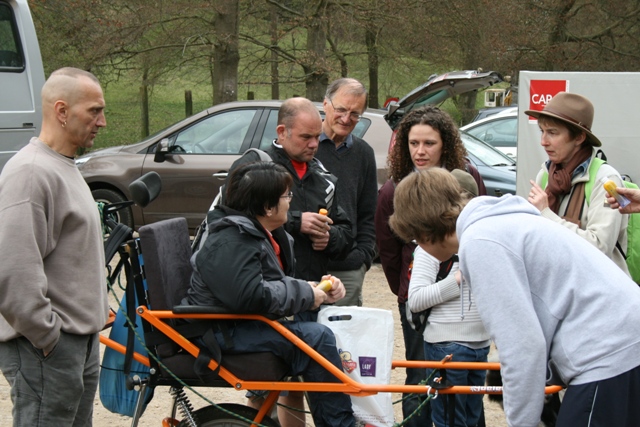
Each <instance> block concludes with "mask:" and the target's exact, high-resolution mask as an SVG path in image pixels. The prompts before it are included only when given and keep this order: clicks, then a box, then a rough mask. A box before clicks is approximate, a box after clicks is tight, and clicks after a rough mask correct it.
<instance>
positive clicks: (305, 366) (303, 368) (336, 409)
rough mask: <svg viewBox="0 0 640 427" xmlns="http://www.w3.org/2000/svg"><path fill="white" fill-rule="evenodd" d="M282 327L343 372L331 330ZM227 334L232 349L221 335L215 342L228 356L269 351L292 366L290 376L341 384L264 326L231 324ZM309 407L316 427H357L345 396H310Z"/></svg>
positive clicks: (315, 326) (305, 323) (287, 324)
mask: <svg viewBox="0 0 640 427" xmlns="http://www.w3.org/2000/svg"><path fill="white" fill-rule="evenodd" d="M282 324H283V326H285V327H286V328H287V329H288V330H290V331H291V332H292V333H293V334H294V335H296V336H297V337H298V338H300V339H301V340H303V341H304V342H306V343H307V344H309V345H310V346H311V347H312V348H313V349H315V350H316V351H317V352H318V353H320V354H321V355H323V356H324V357H325V358H326V359H327V360H329V361H330V362H331V363H332V364H333V365H334V366H336V367H338V368H339V369H340V370H342V361H341V360H340V356H339V354H338V350H337V348H336V339H335V336H334V335H333V332H331V330H330V329H329V328H327V327H326V326H324V325H321V324H319V323H316V322H309V321H292V322H283V323H282ZM228 333H229V335H230V338H231V340H230V342H231V343H232V346H231V347H226V340H225V337H224V335H223V333H222V332H219V331H218V332H215V336H216V340H217V341H218V343H219V344H220V347H221V348H222V351H223V352H225V353H255V352H263V351H269V352H271V353H273V354H275V355H276V356H278V357H280V358H282V359H284V360H285V362H286V363H287V364H289V365H290V366H291V375H294V376H295V375H302V376H303V378H304V379H305V381H309V382H327V383H336V382H339V380H338V379H337V378H336V377H335V376H333V375H332V374H330V373H329V372H328V371H327V370H326V369H324V368H323V367H322V366H320V364H318V363H317V362H316V361H314V360H313V359H311V358H310V357H309V356H307V355H306V353H304V352H303V351H302V350H300V349H298V347H296V346H295V345H293V343H291V341H289V340H287V339H286V338H285V337H283V336H282V335H280V334H279V333H278V332H277V331H275V330H274V329H273V328H271V327H270V326H269V325H267V324H265V323H263V322H260V321H243V322H237V323H235V324H234V323H233V322H230V323H229V327H228ZM309 406H310V409H311V414H312V416H313V421H314V423H315V425H316V426H317V427H325V426H326V427H352V426H355V418H354V417H353V410H352V408H351V398H350V397H349V396H348V395H346V394H344V393H336V392H329V393H327V392H310V393H309Z"/></svg>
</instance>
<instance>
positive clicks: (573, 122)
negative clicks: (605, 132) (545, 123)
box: [524, 92, 602, 147]
mask: <svg viewBox="0 0 640 427" xmlns="http://www.w3.org/2000/svg"><path fill="white" fill-rule="evenodd" d="M524 113H525V114H526V115H528V116H531V117H535V118H536V119H537V118H539V117H540V116H548V117H552V118H554V119H556V120H560V121H562V122H564V123H567V124H568V125H570V126H573V127H575V128H577V129H579V130H582V131H584V132H585V133H586V134H587V141H588V142H589V143H590V144H591V145H593V146H594V147H600V146H601V145H602V142H600V140H599V139H598V138H597V137H596V136H595V135H594V134H593V133H591V125H592V124H593V104H592V103H591V101H589V100H588V99H587V98H585V97H584V96H582V95H578V94H575V93H569V92H559V93H558V94H557V95H556V96H554V97H553V98H551V101H549V103H548V104H547V105H546V106H545V107H544V109H543V110H542V111H536V110H527V111H525V112H524Z"/></svg>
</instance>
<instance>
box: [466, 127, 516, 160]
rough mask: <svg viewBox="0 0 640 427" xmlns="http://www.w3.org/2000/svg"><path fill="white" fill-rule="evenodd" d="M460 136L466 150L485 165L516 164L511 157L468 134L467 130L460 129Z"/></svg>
mask: <svg viewBox="0 0 640 427" xmlns="http://www.w3.org/2000/svg"><path fill="white" fill-rule="evenodd" d="M460 137H461V138H462V140H463V142H464V146H465V148H466V149H467V151H468V152H469V153H471V154H473V155H474V156H475V157H477V158H478V159H479V160H480V161H481V162H483V163H484V164H486V165H489V166H513V165H515V164H516V162H515V161H514V160H513V159H512V158H511V157H509V156H507V155H505V154H502V153H501V152H500V151H498V150H496V149H495V148H493V147H491V146H490V145H488V144H486V143H484V142H482V141H480V140H479V139H477V138H475V137H473V136H471V135H469V134H468V133H467V132H464V131H460Z"/></svg>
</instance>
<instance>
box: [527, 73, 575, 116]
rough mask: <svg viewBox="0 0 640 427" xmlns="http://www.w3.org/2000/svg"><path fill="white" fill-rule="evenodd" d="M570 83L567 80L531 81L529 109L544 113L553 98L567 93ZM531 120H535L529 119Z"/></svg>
mask: <svg viewBox="0 0 640 427" xmlns="http://www.w3.org/2000/svg"><path fill="white" fill-rule="evenodd" d="M568 90H569V82H568V81H567V80H531V86H530V88H529V109H530V110H537V111H542V109H543V108H544V107H545V106H546V105H547V103H548V102H549V101H551V98H553V97H554V96H556V95H557V94H558V92H567V91H568ZM529 119H530V120H535V119H534V118H533V117H529Z"/></svg>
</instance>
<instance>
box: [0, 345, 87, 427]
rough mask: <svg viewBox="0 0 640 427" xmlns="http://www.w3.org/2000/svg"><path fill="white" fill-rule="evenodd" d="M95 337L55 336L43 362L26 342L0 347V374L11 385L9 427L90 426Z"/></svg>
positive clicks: (40, 353)
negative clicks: (53, 342) (58, 337)
mask: <svg viewBox="0 0 640 427" xmlns="http://www.w3.org/2000/svg"><path fill="white" fill-rule="evenodd" d="M98 342H99V339H98V334H91V335H74V334H67V333H65V332H61V333H60V340H59V341H58V343H57V344H56V346H55V347H54V349H53V350H52V351H51V353H49V354H47V356H46V357H45V356H44V354H43V352H42V350H40V349H37V348H35V347H34V346H33V345H32V344H31V343H30V342H29V341H28V340H27V339H26V338H24V337H20V338H15V339H12V340H10V341H7V342H2V343H0V369H1V370H2V373H3V374H4V376H5V378H6V379H7V381H8V382H9V385H10V386H11V400H12V402H13V411H12V414H13V425H14V426H16V427H18V426H19V427H22V426H29V427H38V426H42V427H44V426H69V427H71V426H73V427H89V426H91V425H92V418H93V400H94V398H95V395H96V390H97V388H98V373H99V368H100V351H99V348H98Z"/></svg>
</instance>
